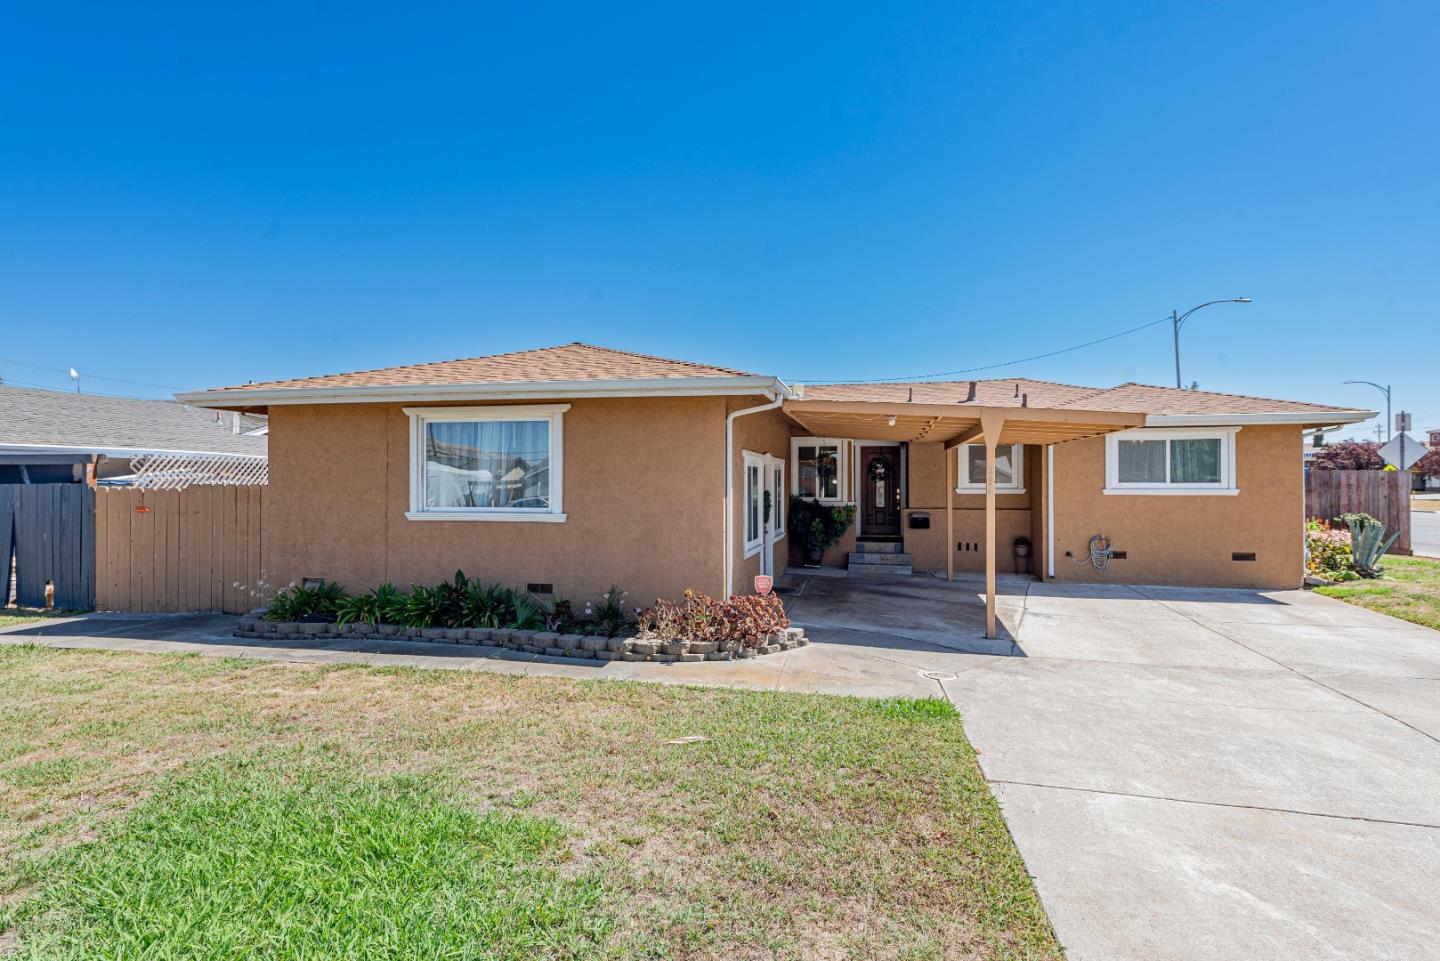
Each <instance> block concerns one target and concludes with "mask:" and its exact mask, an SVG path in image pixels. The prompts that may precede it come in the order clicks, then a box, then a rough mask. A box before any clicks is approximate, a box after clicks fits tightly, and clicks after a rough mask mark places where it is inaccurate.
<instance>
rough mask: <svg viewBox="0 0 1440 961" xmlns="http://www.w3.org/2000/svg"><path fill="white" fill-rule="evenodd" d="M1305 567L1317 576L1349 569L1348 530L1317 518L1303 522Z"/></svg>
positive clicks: (1327, 576)
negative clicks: (1332, 525) (1340, 528)
mask: <svg viewBox="0 0 1440 961" xmlns="http://www.w3.org/2000/svg"><path fill="white" fill-rule="evenodd" d="M1305 547H1306V556H1305V567H1306V568H1307V569H1308V570H1309V571H1310V573H1312V574H1314V575H1316V576H1318V577H1326V578H1330V579H1331V580H1333V579H1334V576H1333V575H1336V574H1339V573H1341V572H1344V571H1348V570H1350V532H1349V531H1347V530H1339V529H1337V528H1334V527H1331V526H1330V525H1329V524H1327V523H1325V522H1324V521H1322V520H1319V519H1318V518H1311V519H1310V520H1309V521H1307V522H1306V524H1305Z"/></svg>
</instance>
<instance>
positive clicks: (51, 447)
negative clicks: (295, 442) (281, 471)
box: [0, 434, 268, 460]
mask: <svg viewBox="0 0 1440 961" xmlns="http://www.w3.org/2000/svg"><path fill="white" fill-rule="evenodd" d="M231 436H234V435H231ZM240 436H242V437H243V436H244V435H243V434H242V435H240ZM0 451H7V452H10V453H25V452H27V451H34V452H35V453H37V454H104V455H105V456H106V457H138V456H140V455H142V454H189V455H192V456H204V457H258V458H260V459H262V460H263V459H264V458H265V457H266V456H268V455H266V454H264V453H250V454H246V453H242V452H240V451H226V450H174V449H172V448H168V447H87V446H85V445H75V444H5V443H0Z"/></svg>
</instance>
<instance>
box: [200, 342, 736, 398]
mask: <svg viewBox="0 0 1440 961" xmlns="http://www.w3.org/2000/svg"><path fill="white" fill-rule="evenodd" d="M754 376H756V375H754V374H750V373H747V372H745V371H741V370H731V369H730V368H728V367H715V366H712V365H710V364H695V363H691V362H690V361H688V360H669V359H667V358H664V357H652V356H650V355H649V354H636V353H632V352H630V351H628V350H613V349H611V348H609V347H596V346H594V345H593V344H582V343H580V342H578V341H577V342H575V343H573V344H562V345H561V346H559V347H543V348H540V349H539V350H521V351H515V352H513V353H509V354H491V355H489V356H485V357H465V358H462V359H460V360H442V361H437V362H435V363H431V364H409V365H406V366H404V367H382V368H379V369H377V370H360V371H355V372H353V373H348V374H328V375H325V376H322V377H300V378H295V379H292V380H270V381H263V382H261V383H258V384H242V385H240V386H238V387H226V388H223V389H224V390H266V389H272V388H284V387H394V386H401V385H406V384H416V385H426V386H433V385H437V384H514V383H529V382H532V381H574V380H655V379H675V378H689V377H754Z"/></svg>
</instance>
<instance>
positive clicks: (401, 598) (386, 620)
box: [335, 583, 406, 624]
mask: <svg viewBox="0 0 1440 961" xmlns="http://www.w3.org/2000/svg"><path fill="white" fill-rule="evenodd" d="M405 601H406V596H405V595H404V594H403V593H401V592H400V590H399V589H398V588H396V587H395V585H394V584H388V583H387V584H381V585H380V586H379V587H374V588H371V589H370V590H368V591H366V592H365V593H364V594H361V595H359V596H357V597H345V598H342V599H341V600H340V601H339V602H338V603H337V604H336V605H335V613H336V615H337V616H336V618H335V619H336V620H337V621H338V622H339V623H341V624H350V623H352V622H359V623H362V624H395V623H399V621H400V620H401V619H402V618H403V617H404V610H405Z"/></svg>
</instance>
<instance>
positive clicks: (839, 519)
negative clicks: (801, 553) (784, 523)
mask: <svg viewBox="0 0 1440 961" xmlns="http://www.w3.org/2000/svg"><path fill="white" fill-rule="evenodd" d="M854 522H855V505H854V504H839V505H835V506H833V507H832V506H830V505H828V504H820V503H817V502H816V501H812V500H806V499H805V498H803V497H792V498H790V523H789V531H790V534H791V536H792V537H794V538H796V539H797V540H798V541H799V542H800V546H801V547H802V548H804V550H805V561H806V563H809V564H818V563H820V558H821V557H822V556H823V555H824V553H825V551H826V550H828V549H829V548H830V547H831V546H833V545H834V544H835V542H836V541H838V540H840V538H841V537H843V536H844V534H845V532H846V531H847V530H849V529H850V525H851V524H853V523H854Z"/></svg>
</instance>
